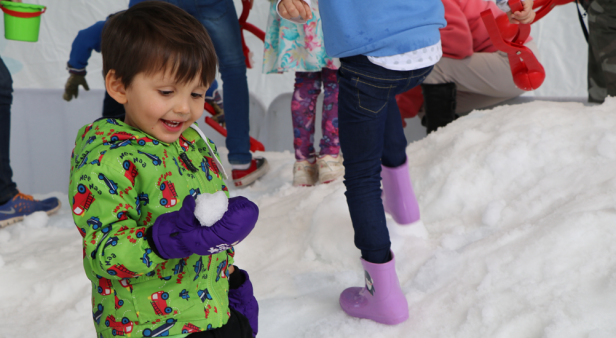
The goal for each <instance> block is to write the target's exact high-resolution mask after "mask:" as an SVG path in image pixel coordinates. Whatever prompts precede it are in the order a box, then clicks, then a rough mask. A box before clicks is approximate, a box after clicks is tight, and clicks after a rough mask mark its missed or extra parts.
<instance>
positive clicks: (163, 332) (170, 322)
mask: <svg viewBox="0 0 616 338" xmlns="http://www.w3.org/2000/svg"><path fill="white" fill-rule="evenodd" d="M175 322H177V320H175V319H173V318H169V319H167V320H166V321H165V323H164V324H163V325H161V326H159V327H157V328H155V329H154V330H150V329H145V330H143V336H144V337H166V336H168V335H169V329H171V328H172V327H173V326H174V325H175Z"/></svg>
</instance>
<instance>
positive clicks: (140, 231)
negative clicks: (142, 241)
mask: <svg viewBox="0 0 616 338" xmlns="http://www.w3.org/2000/svg"><path fill="white" fill-rule="evenodd" d="M135 237H137V238H142V237H145V227H143V228H139V229H137V230H135Z"/></svg>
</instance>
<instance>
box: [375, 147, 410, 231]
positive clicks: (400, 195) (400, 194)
mask: <svg viewBox="0 0 616 338" xmlns="http://www.w3.org/2000/svg"><path fill="white" fill-rule="evenodd" d="M408 162H409V160H408V159H407V160H406V161H405V162H404V164H402V165H400V166H398V167H395V168H389V167H386V166H384V165H382V166H381V168H382V171H381V177H382V178H383V195H382V199H383V207H384V208H385V212H386V213H388V214H390V215H391V216H392V217H393V218H394V221H396V223H398V224H411V223H413V222H416V221H418V220H419V205H418V204H417V199H416V198H415V193H414V192H413V186H412V185H411V177H410V175H409V165H408Z"/></svg>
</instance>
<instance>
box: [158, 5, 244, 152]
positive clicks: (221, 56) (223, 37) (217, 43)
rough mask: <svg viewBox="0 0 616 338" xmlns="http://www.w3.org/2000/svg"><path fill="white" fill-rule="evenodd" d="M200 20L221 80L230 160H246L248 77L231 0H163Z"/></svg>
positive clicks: (236, 18) (238, 26) (238, 27)
mask: <svg viewBox="0 0 616 338" xmlns="http://www.w3.org/2000/svg"><path fill="white" fill-rule="evenodd" d="M164 1H165V2H168V3H171V4H174V5H176V6H178V7H180V8H182V9H183V10H185V11H186V12H188V13H189V14H190V15H192V16H194V17H195V18H197V20H199V21H200V22H201V23H202V24H203V26H205V29H207V32H208V34H209V35H210V38H211V39H212V42H213V43H214V49H215V50H216V56H218V68H219V71H220V75H221V77H222V81H223V87H222V90H223V101H224V104H225V121H226V124H227V134H228V135H227V140H226V145H227V148H228V149H229V157H228V158H229V163H231V164H245V163H248V162H250V161H251V160H252V155H251V154H250V135H249V132H250V121H249V118H248V103H249V102H248V81H247V79H246V63H245V61H244V53H243V51H242V36H241V32H240V25H239V23H238V17H237V13H236V12H235V6H234V5H233V0H164Z"/></svg>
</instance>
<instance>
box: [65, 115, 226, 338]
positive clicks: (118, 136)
mask: <svg viewBox="0 0 616 338" xmlns="http://www.w3.org/2000/svg"><path fill="white" fill-rule="evenodd" d="M207 141H208V142H209V144H206V143H205V142H206V141H205V140H204V139H202V138H201V136H200V135H199V134H198V133H197V132H196V131H195V130H192V129H191V128H189V129H188V130H186V131H185V132H184V133H183V134H182V136H181V137H180V139H179V140H178V141H176V142H174V143H172V144H167V143H163V142H161V141H158V140H155V139H152V138H150V136H149V135H148V134H146V133H144V132H142V131H141V130H138V129H135V128H133V127H130V126H128V125H126V124H124V123H123V122H121V121H118V120H114V119H106V120H105V119H102V120H98V121H96V122H94V123H92V124H90V125H87V126H84V127H82V128H81V129H80V130H79V133H78V135H77V139H76V142H75V149H74V150H73V155H72V159H71V180H70V185H69V199H70V203H71V209H72V211H73V219H74V221H75V224H76V225H77V229H78V230H79V232H80V233H81V235H82V236H83V267H84V269H85V272H86V275H87V276H88V278H89V279H90V281H91V282H92V317H93V319H94V326H95V328H96V331H97V333H98V336H102V337H113V336H121V335H126V336H128V335H130V336H131V337H143V336H145V337H150V336H159V335H163V336H166V335H169V336H172V335H177V334H181V333H189V332H195V331H205V330H208V329H213V328H218V327H221V326H223V325H225V324H226V323H227V321H228V319H229V300H228V297H227V293H228V289H229V282H228V279H227V277H228V272H227V266H229V265H230V264H233V255H234V251H233V249H232V248H231V249H229V250H226V251H222V252H219V253H217V254H214V255H211V256H198V255H192V256H190V257H186V258H182V259H170V260H165V259H163V258H161V257H159V256H157V255H156V254H155V253H154V251H153V250H152V248H151V246H150V245H149V244H148V241H147V239H146V233H147V229H148V228H149V227H150V226H152V224H154V221H156V218H157V217H158V216H159V215H161V214H163V213H167V212H171V211H176V210H179V209H180V208H181V206H182V201H183V199H184V197H185V196H187V195H189V194H190V195H194V196H196V195H198V194H200V193H214V192H216V191H220V190H223V191H227V188H226V187H225V185H224V181H223V180H222V177H221V175H222V173H220V172H219V170H218V167H217V165H216V162H219V163H220V159H219V157H218V154H217V153H216V146H215V145H214V144H213V143H212V142H211V141H210V140H207ZM214 156H216V157H214ZM187 162H188V163H187ZM227 195H228V193H227Z"/></svg>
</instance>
